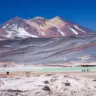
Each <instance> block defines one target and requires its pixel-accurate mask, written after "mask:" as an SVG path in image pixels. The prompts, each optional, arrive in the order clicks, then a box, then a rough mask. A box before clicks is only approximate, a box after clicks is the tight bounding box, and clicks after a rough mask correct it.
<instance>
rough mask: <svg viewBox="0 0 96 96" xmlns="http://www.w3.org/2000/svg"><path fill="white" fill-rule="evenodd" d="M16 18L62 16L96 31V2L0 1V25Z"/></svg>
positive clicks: (61, 0) (66, 0)
mask: <svg viewBox="0 0 96 96" xmlns="http://www.w3.org/2000/svg"><path fill="white" fill-rule="evenodd" d="M15 16H20V17H22V18H33V17H35V16H43V17H45V18H52V17H55V16H61V17H63V18H65V19H67V20H71V21H73V22H76V23H78V24H80V25H83V26H85V27H88V28H90V29H92V30H95V31H96V0H0V23H3V22H5V21H7V20H9V19H11V18H13V17H15Z"/></svg>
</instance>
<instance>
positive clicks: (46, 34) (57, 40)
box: [0, 17, 96, 65]
mask: <svg viewBox="0 0 96 96" xmlns="http://www.w3.org/2000/svg"><path fill="white" fill-rule="evenodd" d="M0 62H14V63H19V64H63V65H64V64H72V62H75V63H78V62H79V63H80V62H96V33H95V32H93V31H91V30H90V29H87V28H84V27H82V26H80V25H78V24H75V23H73V22H70V21H66V20H63V19H62V18H61V17H55V18H53V19H50V20H48V19H45V18H43V17H36V18H33V19H28V20H27V19H22V18H19V17H15V18H13V19H11V20H9V21H8V22H5V23H4V24H3V25H1V27H0Z"/></svg>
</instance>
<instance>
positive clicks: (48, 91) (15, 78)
mask: <svg viewBox="0 0 96 96" xmlns="http://www.w3.org/2000/svg"><path fill="white" fill-rule="evenodd" d="M66 84H67V85H66ZM68 84H69V85H68ZM0 96H96V72H79V73H77V72H76V73H75V72H74V73H66V72H62V73H52V72H50V73H43V72H27V73H26V72H16V73H10V74H9V75H6V74H5V73H0Z"/></svg>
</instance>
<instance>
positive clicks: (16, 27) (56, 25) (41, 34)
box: [0, 16, 94, 40]
mask: <svg viewBox="0 0 96 96" xmlns="http://www.w3.org/2000/svg"><path fill="white" fill-rule="evenodd" d="M2 31H3V32H2ZM0 34H1V35H0V36H1V39H0V40H2V38H6V39H14V38H15V39H16V38H29V37H32V38H56V37H62V36H84V35H91V34H94V32H93V31H91V30H88V29H86V28H84V27H82V26H80V25H78V24H75V23H72V22H68V21H65V20H63V19H62V18H60V17H58V16H57V17H55V18H53V19H50V20H48V19H45V18H43V17H36V18H33V19H29V20H26V19H22V18H20V17H15V18H13V19H11V20H9V21H8V22H6V23H4V24H3V25H2V26H1V27H0ZM2 36H3V37H2Z"/></svg>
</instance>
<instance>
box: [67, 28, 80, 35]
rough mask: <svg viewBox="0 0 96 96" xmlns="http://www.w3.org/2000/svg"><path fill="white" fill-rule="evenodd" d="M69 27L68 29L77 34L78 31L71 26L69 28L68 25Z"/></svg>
mask: <svg viewBox="0 0 96 96" xmlns="http://www.w3.org/2000/svg"><path fill="white" fill-rule="evenodd" d="M68 27H69V28H70V30H71V31H72V32H73V33H74V34H75V35H78V32H77V31H75V30H74V29H73V28H71V27H70V26H68Z"/></svg>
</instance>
